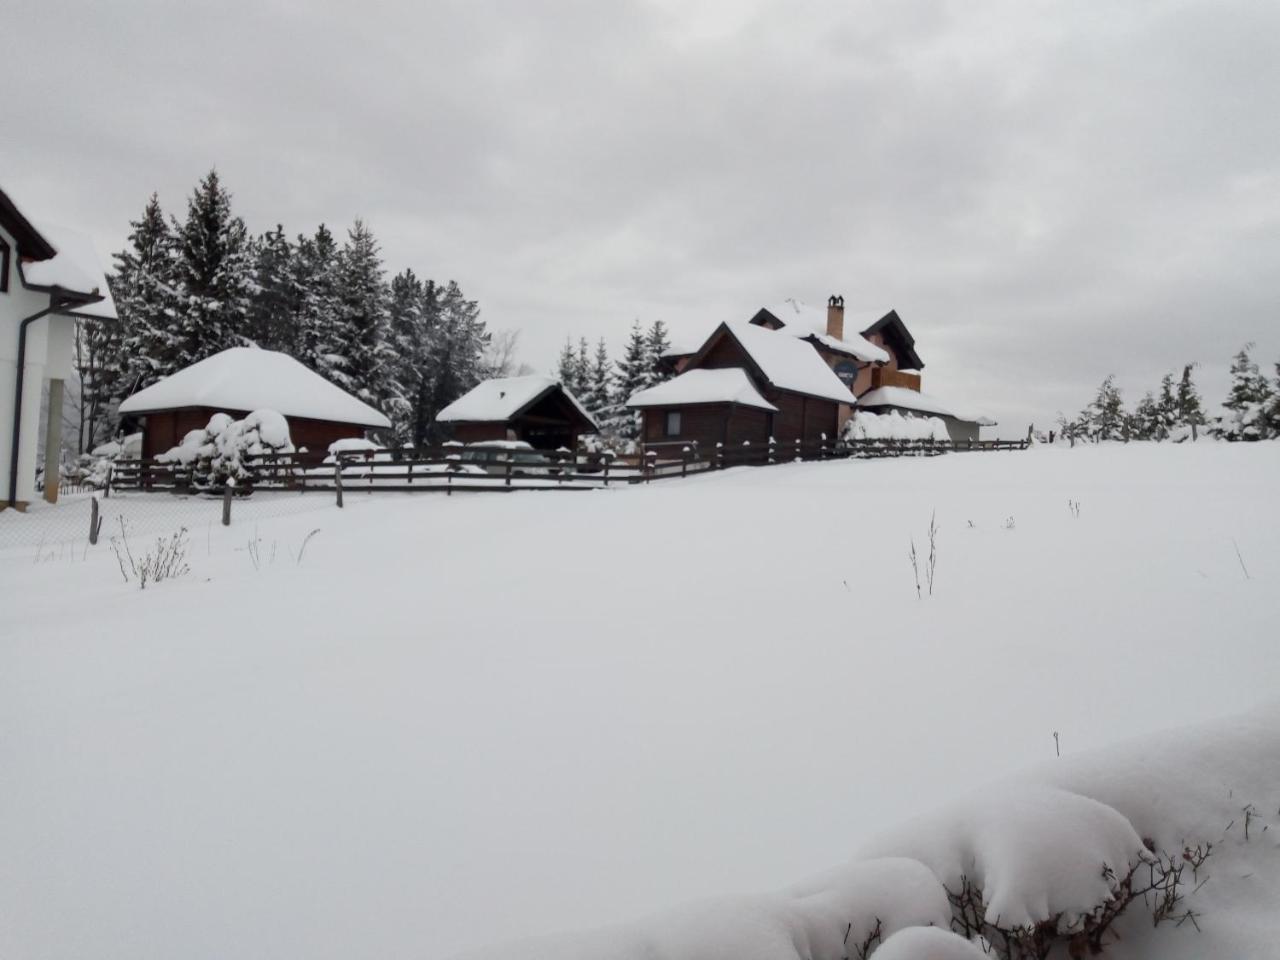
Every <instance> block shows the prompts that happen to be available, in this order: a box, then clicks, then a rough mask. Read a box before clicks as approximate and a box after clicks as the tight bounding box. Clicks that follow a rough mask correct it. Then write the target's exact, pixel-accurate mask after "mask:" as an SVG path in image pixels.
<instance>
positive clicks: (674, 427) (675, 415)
mask: <svg viewBox="0 0 1280 960" xmlns="http://www.w3.org/2000/svg"><path fill="white" fill-rule="evenodd" d="M667 436H668V437H678V436H680V411H679V410H668V411H667Z"/></svg>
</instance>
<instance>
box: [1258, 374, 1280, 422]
mask: <svg viewBox="0 0 1280 960" xmlns="http://www.w3.org/2000/svg"><path fill="white" fill-rule="evenodd" d="M1262 416H1263V422H1264V424H1265V427H1266V431H1267V436H1268V437H1280V363H1277V364H1276V386H1275V390H1273V391H1272V393H1271V399H1270V400H1269V401H1268V402H1267V404H1266V407H1265V409H1264V410H1263V413H1262Z"/></svg>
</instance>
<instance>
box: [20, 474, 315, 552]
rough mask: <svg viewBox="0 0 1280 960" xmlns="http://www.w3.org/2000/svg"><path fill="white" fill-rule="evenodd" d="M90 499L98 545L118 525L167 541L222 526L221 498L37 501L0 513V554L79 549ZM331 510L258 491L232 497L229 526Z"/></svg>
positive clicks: (121, 495) (122, 496)
mask: <svg viewBox="0 0 1280 960" xmlns="http://www.w3.org/2000/svg"><path fill="white" fill-rule="evenodd" d="M95 498H96V499H97V502H98V516H99V519H100V521H101V524H102V526H101V528H100V530H101V533H100V536H101V539H102V540H103V541H106V540H108V539H109V538H110V537H112V536H114V535H117V534H119V533H120V527H121V522H123V523H124V525H125V527H126V529H127V530H128V535H129V536H130V537H133V536H135V535H137V536H139V537H147V538H150V537H157V536H167V535H168V534H171V533H173V532H175V531H176V530H178V529H179V528H181V527H186V528H187V531H188V532H189V533H190V534H191V536H192V537H197V536H199V535H200V533H201V532H202V531H204V530H205V529H206V528H209V529H212V528H213V527H216V526H218V525H219V524H221V523H222V511H223V507H224V504H223V498H222V497H221V496H202V495H199V494H193V495H189V496H175V495H172V494H164V493H139V492H120V491H114V492H112V494H111V496H109V497H103V496H102V494H101V492H98V493H88V492H86V493H73V494H68V495H65V496H60V497H59V498H58V502H57V503H56V504H48V503H45V502H44V501H37V502H35V503H33V504H32V505H31V506H30V507H29V508H28V509H27V511H26V512H25V513H21V512H18V511H16V510H4V511H0V551H2V552H4V553H11V552H13V551H18V552H21V551H24V550H29V551H32V554H33V556H38V557H40V558H42V559H51V558H52V557H56V556H57V555H58V554H60V553H61V554H65V553H67V552H68V551H70V550H72V549H75V548H78V547H83V546H84V545H86V544H87V543H88V542H89V523H90V517H91V515H92V509H93V508H92V503H93V501H94V499H95ZM333 509H336V508H335V506H334V498H333V495H332V494H327V493H321V492H314V493H289V492H283V491H282V492H275V491H265V490H259V491H256V492H255V493H254V494H253V495H252V496H248V497H236V498H234V501H233V503H232V505H231V523H232V525H233V526H242V525H245V524H249V525H252V524H253V523H254V522H256V521H259V520H266V519H268V518H271V517H281V516H289V515H292V514H300V513H309V512H314V511H322V510H333Z"/></svg>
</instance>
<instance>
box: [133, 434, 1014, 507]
mask: <svg viewBox="0 0 1280 960" xmlns="http://www.w3.org/2000/svg"><path fill="white" fill-rule="evenodd" d="M1026 446H1027V443H1026V441H1025V440H974V441H967V442H966V441H960V442H952V441H947V440H854V441H841V442H838V443H837V442H828V441H823V442H821V443H800V442H796V443H777V442H774V441H770V442H768V443H754V444H752V443H745V442H744V443H742V444H735V445H725V444H719V443H718V444H716V445H715V446H714V447H713V448H707V447H699V445H698V444H697V443H689V444H681V443H667V444H651V445H649V446H647V447H646V448H645V449H644V450H643V451H642V452H640V453H636V454H625V455H624V454H611V453H595V452H586V451H579V452H577V453H572V452H570V451H567V450H562V451H555V452H545V453H543V452H540V453H538V454H535V455H532V456H531V455H530V453H529V452H528V451H518V450H493V449H490V450H485V451H483V453H480V452H477V451H474V450H467V449H466V448H463V447H457V446H443V447H419V448H414V449H402V450H377V451H359V452H345V453H340V454H338V455H336V457H334V458H333V460H332V461H331V462H327V463H325V464H322V465H320V466H316V465H315V464H314V462H305V461H304V460H302V459H301V458H299V457H296V456H295V455H293V454H262V455H258V456H252V457H248V458H246V459H245V461H244V468H245V469H244V473H245V476H244V477H243V478H242V479H241V480H240V481H238V482H237V483H236V484H234V485H233V486H235V487H236V489H237V490H238V491H243V492H249V491H250V490H253V489H260V488H261V489H274V490H296V491H307V490H315V491H329V492H331V493H338V492H341V491H348V492H354V491H358V490H374V489H376V490H384V491H391V492H394V491H399V492H431V491H436V492H443V493H446V494H449V493H453V492H454V491H457V492H479V491H488V492H500V493H506V492H511V491H513V490H586V489H592V488H596V487H609V486H612V485H616V484H632V483H648V482H651V481H654V480H662V479H667V478H670V477H684V476H689V475H690V474H694V473H702V472H707V471H712V470H724V469H726V468H729V467H737V466H770V465H774V464H779V463H791V462H795V461H798V460H800V461H810V460H834V459H850V458H853V459H872V458H884V457H922V456H938V455H939V454H944V453H958V452H969V451H974V452H977V451H988V452H992V451H1002V450H1004V451H1007V450H1023V449H1026ZM480 456H483V457H484V458H485V459H483V460H481V459H477V457H480ZM110 487H113V488H115V489H121V490H143V491H155V492H170V493H192V492H222V490H223V484H222V482H221V481H213V480H210V479H209V478H208V477H206V476H202V475H201V473H200V471H199V470H198V469H197V468H196V467H195V466H193V465H190V464H180V463H169V462H163V463H162V462H159V461H156V460H117V461H116V462H115V464H114V467H113V470H112V473H111V481H110Z"/></svg>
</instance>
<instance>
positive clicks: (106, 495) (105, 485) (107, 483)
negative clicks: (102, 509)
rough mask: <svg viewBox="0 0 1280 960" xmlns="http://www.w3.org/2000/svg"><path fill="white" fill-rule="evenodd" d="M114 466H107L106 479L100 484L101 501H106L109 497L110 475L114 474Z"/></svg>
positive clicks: (110, 464) (109, 464) (112, 464)
mask: <svg viewBox="0 0 1280 960" xmlns="http://www.w3.org/2000/svg"><path fill="white" fill-rule="evenodd" d="M115 468H116V465H115V464H114V463H108V464H107V479H106V480H104V481H103V483H102V499H103V500H107V499H109V498H110V497H111V474H112V473H114V472H115Z"/></svg>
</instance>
